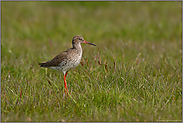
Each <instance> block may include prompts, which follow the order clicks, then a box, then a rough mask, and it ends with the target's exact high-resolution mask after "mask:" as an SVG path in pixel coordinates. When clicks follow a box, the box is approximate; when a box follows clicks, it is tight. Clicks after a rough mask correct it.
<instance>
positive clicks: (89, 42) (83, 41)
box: [83, 41, 96, 46]
mask: <svg viewBox="0 0 183 123" xmlns="http://www.w3.org/2000/svg"><path fill="white" fill-rule="evenodd" d="M83 43H85V44H90V45H93V46H96V45H95V44H92V43H90V42H87V41H83Z"/></svg>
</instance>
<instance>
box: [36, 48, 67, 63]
mask: <svg viewBox="0 0 183 123" xmlns="http://www.w3.org/2000/svg"><path fill="white" fill-rule="evenodd" d="M67 53H68V51H64V52H62V53H60V54H58V55H57V56H55V57H54V58H53V59H52V60H50V61H47V62H45V63H39V65H40V67H55V66H58V64H60V63H61V62H62V60H63V59H65V58H66V57H67Z"/></svg>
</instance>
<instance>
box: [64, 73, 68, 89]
mask: <svg viewBox="0 0 183 123" xmlns="http://www.w3.org/2000/svg"><path fill="white" fill-rule="evenodd" d="M66 76H67V72H66V74H65V75H64V85H65V89H66V91H67V92H68V89H67V82H66Z"/></svg>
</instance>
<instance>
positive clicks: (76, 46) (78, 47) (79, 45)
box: [73, 43, 82, 52]
mask: <svg viewBox="0 0 183 123" xmlns="http://www.w3.org/2000/svg"><path fill="white" fill-rule="evenodd" d="M73 48H74V49H76V50H78V51H80V52H82V47H81V44H79V43H78V44H73Z"/></svg>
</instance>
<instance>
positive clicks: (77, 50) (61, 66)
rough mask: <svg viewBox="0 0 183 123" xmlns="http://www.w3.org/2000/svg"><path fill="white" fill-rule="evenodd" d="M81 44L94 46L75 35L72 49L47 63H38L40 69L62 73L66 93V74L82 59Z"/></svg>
mask: <svg viewBox="0 0 183 123" xmlns="http://www.w3.org/2000/svg"><path fill="white" fill-rule="evenodd" d="M82 43H85V44H90V45H94V46H96V45H95V44H92V43H90V42H87V41H85V40H84V38H83V37H82V36H79V35H76V36H74V37H73V39H72V48H70V49H68V50H66V51H64V52H62V53H60V54H58V55H57V56H55V57H54V58H53V59H52V60H50V61H47V62H45V63H39V65H40V67H47V68H51V69H54V70H57V71H62V72H63V74H64V85H65V89H66V91H67V92H68V89H67V82H66V76H67V72H68V71H69V70H70V69H73V68H75V67H77V66H78V65H79V63H80V61H81V57H82V47H81V44H82ZM66 91H65V92H66Z"/></svg>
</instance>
